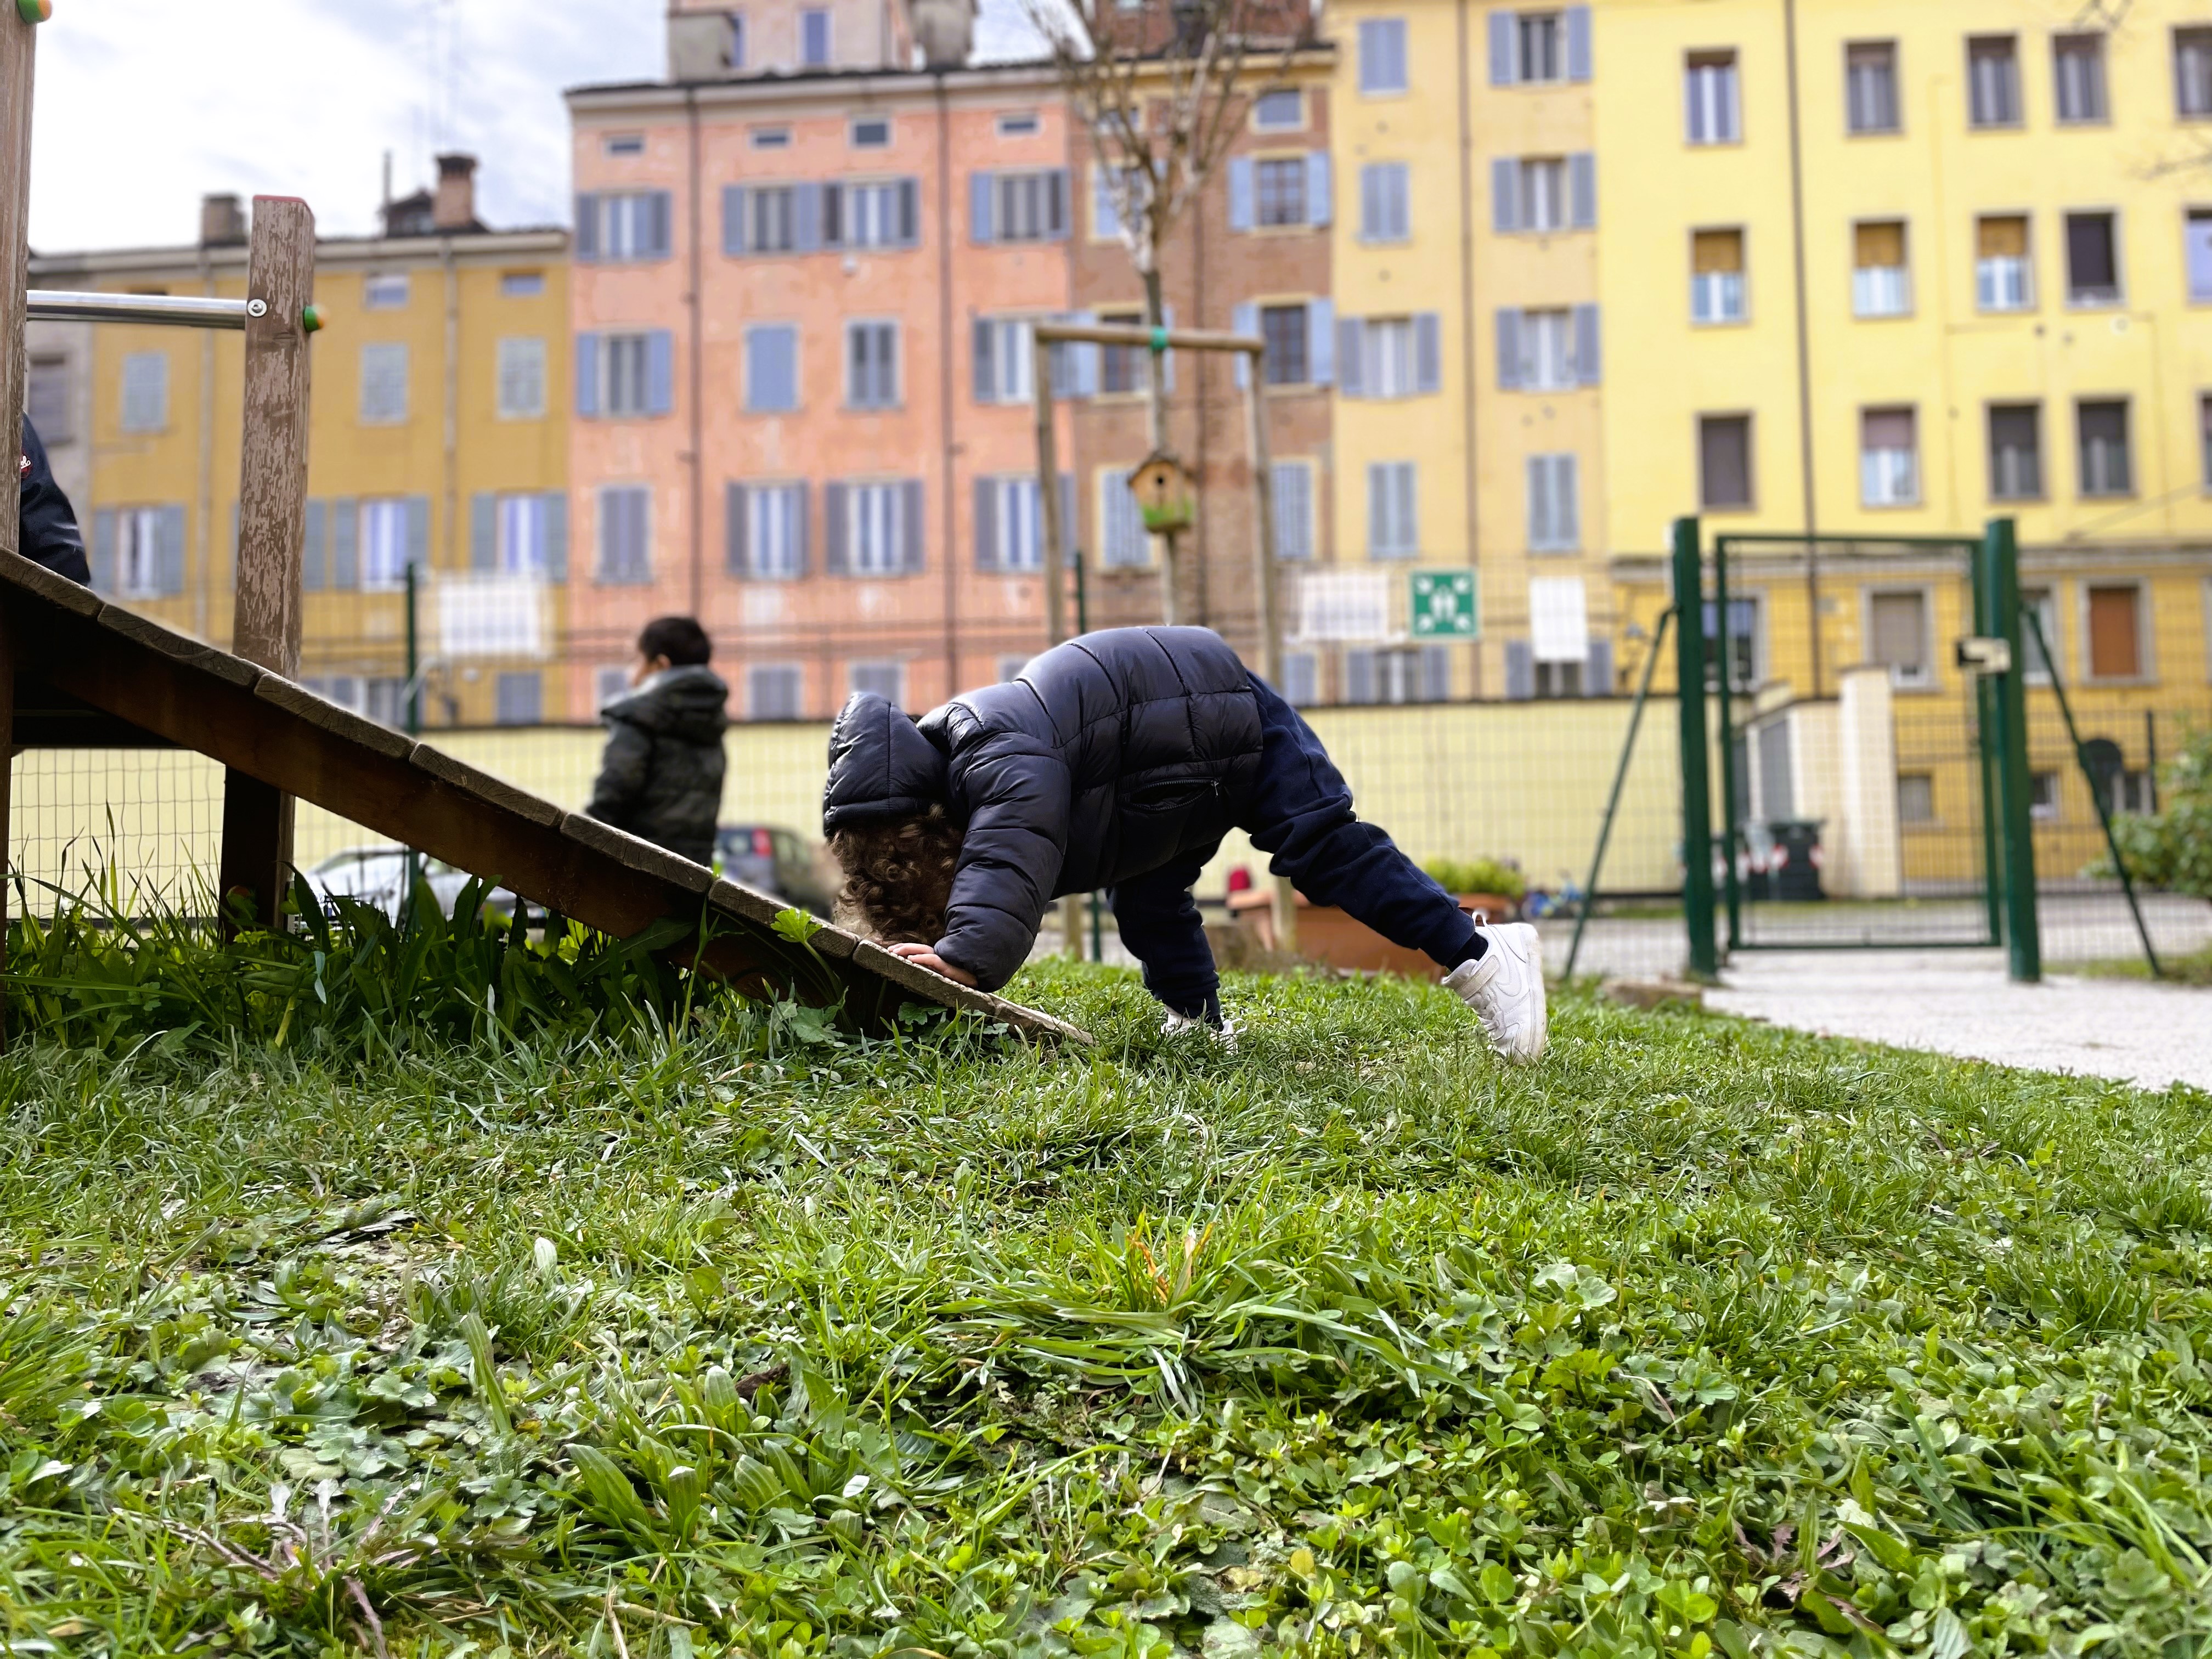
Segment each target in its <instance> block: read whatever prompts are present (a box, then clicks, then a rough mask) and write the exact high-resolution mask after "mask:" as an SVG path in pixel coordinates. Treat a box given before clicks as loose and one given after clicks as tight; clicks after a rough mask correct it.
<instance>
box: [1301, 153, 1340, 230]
mask: <svg viewBox="0 0 2212 1659" xmlns="http://www.w3.org/2000/svg"><path fill="white" fill-rule="evenodd" d="M1334 194H1335V187H1334V184H1333V183H1332V181H1331V175H1330V173H1329V168H1328V151H1327V150H1325V149H1310V150H1308V151H1307V152H1306V222H1307V223H1308V224H1310V225H1325V224H1327V223H1328V222H1329V220H1330V219H1331V217H1332V216H1333V204H1332V202H1331V197H1333V196H1334Z"/></svg>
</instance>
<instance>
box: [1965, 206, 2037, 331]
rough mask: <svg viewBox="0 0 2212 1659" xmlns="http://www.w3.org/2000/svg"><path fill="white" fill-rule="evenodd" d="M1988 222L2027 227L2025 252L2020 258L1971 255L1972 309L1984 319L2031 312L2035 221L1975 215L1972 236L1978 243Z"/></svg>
mask: <svg viewBox="0 0 2212 1659" xmlns="http://www.w3.org/2000/svg"><path fill="white" fill-rule="evenodd" d="M1988 219H2018V220H2020V221H2021V222H2022V223H2023V224H2024V225H2026V227H2027V252H2025V253H2021V254H2011V253H1992V254H1984V253H1983V252H1980V250H1979V249H1977V250H1976V251H1975V254H1974V308H1975V309H1976V310H1977V311H1978V312H1981V313H1983V314H1984V316H1991V317H2004V316H2016V315H2018V314H2019V313H2021V312H2026V311H2033V310H2034V309H2035V219H2034V216H2033V215H2032V214H2028V213H2026V212H2021V213H1978V214H1976V215H1975V216H1974V234H1975V236H1976V238H1977V239H1978V238H1979V237H1980V235H1981V234H1982V223H1983V222H1984V220H1988Z"/></svg>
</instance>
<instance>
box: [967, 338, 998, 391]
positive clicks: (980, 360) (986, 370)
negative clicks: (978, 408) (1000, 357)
mask: <svg viewBox="0 0 2212 1659" xmlns="http://www.w3.org/2000/svg"><path fill="white" fill-rule="evenodd" d="M972 333H973V335H974V337H975V401H976V402H977V403H979V404H987V403H994V402H996V401H997V392H998V388H999V381H998V377H997V376H996V375H995V374H993V373H992V370H991V345H992V342H993V340H994V338H995V337H996V335H997V330H996V329H994V327H993V326H992V325H991V319H989V318H987V317H978V318H977V319H975V328H974V329H973V331H972Z"/></svg>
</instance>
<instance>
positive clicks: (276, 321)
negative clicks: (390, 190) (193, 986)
mask: <svg viewBox="0 0 2212 1659" xmlns="http://www.w3.org/2000/svg"><path fill="white" fill-rule="evenodd" d="M314 297H315V216H314V214H313V212H312V211H311V210H309V209H308V206H307V204H306V203H305V202H302V201H299V200H297V199H295V197H289V196H257V197H254V198H253V234H252V245H251V247H250V249H249V252H248V255H247V261H246V302H247V305H248V306H249V307H252V305H253V304H254V302H256V301H258V302H260V304H261V305H262V306H263V307H264V310H263V311H262V312H261V313H260V314H259V315H258V316H256V315H253V314H252V313H251V312H250V311H249V313H248V315H247V317H246V434H245V442H244V446H243V450H242V458H241V459H240V466H239V483H238V580H237V606H236V610H235V611H234V613H233V618H232V623H231V649H232V650H233V651H234V652H236V653H238V654H239V655H240V656H241V657H244V658H246V659H247V660H248V661H250V662H255V663H258V664H260V665H261V666H263V667H264V668H267V669H270V670H273V671H275V672H276V673H279V674H282V675H283V676H284V677H285V678H287V679H292V678H296V677H297V676H298V674H299V671H300V609H301V600H300V562H301V551H302V550H303V548H304V546H305V544H306V541H307V366H308V353H307V324H306V319H305V313H306V310H307V306H308V305H309V304H310V303H311V302H312V301H313V299H314ZM291 864H292V799H291V797H290V796H289V795H285V794H282V793H279V792H277V791H276V790H275V789H273V788H271V787H270V786H269V785H267V784H265V783H263V782H261V781H259V780H258V779H256V778H252V777H248V776H247V775H246V774H244V773H242V772H237V771H233V772H230V773H228V775H226V776H225V778H224V780H223V793H222V876H221V880H220V891H221V893H222V910H223V924H224V927H226V929H228V927H229V926H230V925H231V917H232V915H233V907H234V904H236V903H237V902H240V901H244V902H249V903H251V905H252V911H253V919H254V923H255V925H256V926H258V927H274V926H276V921H277V918H278V917H279V916H280V915H281V914H282V909H281V907H282V905H283V897H284V891H285V887H286V884H287V883H288V882H289V877H290V871H291Z"/></svg>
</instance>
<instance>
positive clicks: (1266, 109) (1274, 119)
mask: <svg viewBox="0 0 2212 1659" xmlns="http://www.w3.org/2000/svg"><path fill="white" fill-rule="evenodd" d="M1305 124H1306V102H1305V94H1303V93H1301V92H1300V91H1298V89H1297V88H1295V87H1279V88H1276V89H1275V90H1274V91H1273V92H1263V93H1261V94H1260V95H1259V97H1258V98H1256V99H1255V100H1253V103H1252V125H1254V126H1255V127H1257V128H1259V129H1260V130H1261V131H1262V132H1285V131H1291V130H1294V129H1296V128H1298V127H1302V126H1304V125H1305Z"/></svg>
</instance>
